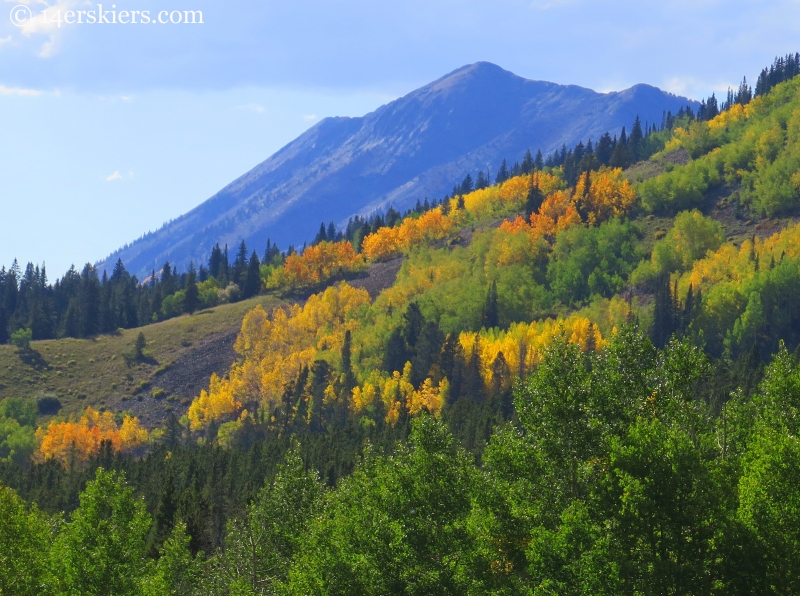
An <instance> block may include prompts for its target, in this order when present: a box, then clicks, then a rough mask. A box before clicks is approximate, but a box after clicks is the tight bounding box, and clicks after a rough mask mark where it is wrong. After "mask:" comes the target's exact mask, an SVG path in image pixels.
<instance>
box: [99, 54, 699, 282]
mask: <svg viewBox="0 0 800 596" xmlns="http://www.w3.org/2000/svg"><path fill="white" fill-rule="evenodd" d="M686 105H691V106H692V107H693V108H696V107H697V104H696V102H693V101H690V100H688V99H686V98H682V97H678V96H675V95H672V94H669V93H666V92H664V91H661V90H659V89H657V88H655V87H651V86H649V85H635V86H633V87H631V88H630V89H626V90H625V91H620V92H613V93H597V92H595V91H592V90H590V89H586V88H583V87H578V86H575V85H557V84H555V83H548V82H544V81H532V80H528V79H524V78H522V77H519V76H517V75H515V74H513V73H511V72H508V71H506V70H503V69H502V68H500V67H499V66H496V65H494V64H490V63H488V62H478V63H475V64H472V65H469V66H464V67H462V68H459V69H458V70H455V71H453V72H451V73H450V74H448V75H446V76H444V77H442V78H440V79H438V80H436V81H434V82H432V83H430V84H428V85H425V86H424V87H422V88H420V89H417V90H416V91H413V92H411V93H409V94H408V95H406V96H404V97H401V98H400V99H397V100H395V101H393V102H390V103H388V104H386V105H384V106H382V107H380V108H378V109H377V110H375V111H374V112H372V113H370V114H367V115H366V116H363V117H361V118H338V117H337V118H326V119H324V120H322V121H321V122H319V123H318V124H316V125H315V126H313V127H312V128H310V129H309V130H308V131H306V132H305V133H304V134H302V135H301V136H300V137H298V138H297V139H296V140H294V141H292V142H291V143H289V144H288V145H286V146H285V147H284V148H283V149H281V150H279V151H278V152H277V153H275V154H274V155H273V156H272V157H270V158H269V159H267V160H266V161H264V162H263V163H261V164H260V165H258V166H256V167H255V168H253V169H252V170H251V171H249V172H248V173H246V174H245V175H243V176H242V177H241V178H239V179H238V180H235V181H234V182H232V183H231V184H229V185H228V186H226V187H225V188H223V189H222V190H221V191H219V192H218V193H217V194H216V195H214V196H213V197H211V198H210V199H208V200H207V201H205V202H204V203H202V204H201V205H199V206H198V207H196V208H195V209H193V210H192V211H190V212H189V213H187V214H185V215H183V216H181V217H179V218H177V219H176V220H174V221H171V222H169V223H168V224H166V225H164V226H163V227H162V228H160V229H159V230H157V231H156V232H153V233H149V234H147V235H145V236H144V237H142V238H140V239H139V240H136V241H135V242H133V243H132V244H130V245H127V246H125V247H124V248H122V249H120V250H118V251H116V252H115V253H113V254H111V255H110V256H109V257H108V258H106V259H105V260H104V261H102V262H101V263H99V267H100V268H101V269H103V268H105V269H108V270H110V269H111V268H112V267H113V265H114V263H115V262H116V261H117V259H122V261H123V262H124V263H125V265H126V266H127V268H128V269H129V270H130V271H132V272H134V273H137V274H139V275H140V276H141V275H144V274H147V273H149V272H150V271H151V270H153V269H155V270H159V269H160V268H161V266H162V265H163V264H164V262H165V261H169V262H171V263H172V264H174V265H177V266H179V267H180V268H181V269H185V268H186V267H187V266H188V264H189V261H190V260H194V261H195V263H200V262H203V261H204V260H205V259H206V258H207V256H208V254H209V252H210V249H211V247H212V246H213V245H214V244H215V243H217V242H219V243H220V244H225V243H227V244H228V245H229V246H234V245H237V244H238V243H239V242H240V240H241V239H244V240H245V241H246V242H247V244H248V246H250V247H251V248H256V249H257V250H259V251H262V250H263V248H264V246H265V245H266V242H267V238H271V239H272V240H273V242H277V243H278V245H279V246H280V247H281V248H284V249H285V248H286V247H287V246H288V245H289V244H290V243H292V244H295V245H302V244H303V242H305V241H308V240H310V239H311V238H313V236H314V234H315V233H316V231H317V230H318V229H319V224H320V222H321V221H325V222H329V221H334V222H337V223H343V222H346V221H347V219H348V218H349V217H350V216H353V215H356V214H361V215H368V214H370V213H372V212H374V211H376V210H385V209H387V208H388V207H389V206H390V205H393V206H394V207H395V208H397V209H406V208H408V207H410V206H412V205H414V204H415V203H416V201H417V200H422V199H424V198H425V197H426V196H427V197H431V198H434V197H436V198H440V197H442V196H444V195H445V194H446V193H449V192H450V191H451V189H452V187H453V184H455V183H457V182H459V181H460V180H461V179H462V178H463V177H464V175H465V174H466V173H467V172H471V173H472V175H473V177H474V176H475V174H477V172H478V171H479V170H483V171H484V172H485V171H486V170H487V169H489V170H491V171H496V170H497V167H498V165H499V164H500V162H501V161H502V160H503V158H508V159H509V161H511V162H513V161H515V160H518V159H521V158H522V155H523V153H524V152H525V150H526V149H529V148H530V149H531V150H532V151H533V152H535V151H536V150H537V149H541V150H542V152H543V153H545V154H547V153H548V152H550V151H552V150H554V149H557V148H559V147H561V145H562V144H563V143H566V144H567V145H570V146H571V145H574V144H575V143H577V142H578V141H580V140H583V141H586V140H587V139H595V140H596V139H597V138H599V137H600V135H602V134H603V133H604V132H606V131H611V132H612V133H613V132H615V131H618V130H619V129H621V128H622V126H626V125H627V126H629V127H630V125H631V123H632V122H633V120H634V118H635V117H636V116H637V115H638V116H639V117H640V118H641V119H642V121H643V122H651V123H652V122H659V123H660V122H661V120H662V116H663V113H664V112H665V111H667V110H671V111H672V112H673V113H675V112H677V111H678V110H679V109H680V107H682V106H686Z"/></svg>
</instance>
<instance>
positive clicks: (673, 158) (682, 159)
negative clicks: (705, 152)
mask: <svg viewBox="0 0 800 596" xmlns="http://www.w3.org/2000/svg"><path fill="white" fill-rule="evenodd" d="M662 159H663V160H664V163H673V164H675V165H676V166H685V165H686V164H687V163H689V152H688V151H687V150H686V149H684V148H683V147H679V148H678V149H675V151H670V152H669V153H665V154H664V156H663V157H662Z"/></svg>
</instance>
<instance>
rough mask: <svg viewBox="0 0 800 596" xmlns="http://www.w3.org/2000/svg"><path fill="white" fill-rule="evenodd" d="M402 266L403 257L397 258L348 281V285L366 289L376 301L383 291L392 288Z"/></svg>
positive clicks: (372, 267) (374, 266) (377, 265)
mask: <svg viewBox="0 0 800 596" xmlns="http://www.w3.org/2000/svg"><path fill="white" fill-rule="evenodd" d="M402 266H403V257H397V258H396V259H392V260H391V261H386V262H384V263H376V264H375V265H372V266H371V267H369V268H368V269H367V270H366V271H365V272H364V273H362V274H361V275H360V276H359V277H356V278H354V279H350V280H348V281H347V283H349V284H350V285H351V286H353V287H354V288H363V289H365V290H366V291H367V292H369V296H370V298H372V299H373V300H375V298H377V297H378V294H380V293H381V292H382V291H383V290H385V289H387V288H390V287H392V284H394V282H395V280H396V279H397V274H398V273H399V272H400V267H402Z"/></svg>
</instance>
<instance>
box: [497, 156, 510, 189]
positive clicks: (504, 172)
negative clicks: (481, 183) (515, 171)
mask: <svg viewBox="0 0 800 596" xmlns="http://www.w3.org/2000/svg"><path fill="white" fill-rule="evenodd" d="M508 178H509V173H508V164H507V163H506V160H505V159H504V160H503V163H501V164H500V169H499V170H497V177H496V178H495V179H494V183H495V184H502V183H503V182H505V181H506V180H508Z"/></svg>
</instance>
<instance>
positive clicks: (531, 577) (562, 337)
mask: <svg viewBox="0 0 800 596" xmlns="http://www.w3.org/2000/svg"><path fill="white" fill-rule="evenodd" d="M798 65H799V64H798V56H787V57H786V58H781V59H779V60H776V62H775V64H773V65H772V67H771V68H769V69H765V71H764V72H762V73H761V76H760V77H759V79H758V84H757V86H756V89H755V91H754V90H752V89H751V88H750V87H748V86H747V84H746V81H745V82H743V84H742V85H741V86H740V87H739V89H738V90H735V91H733V90H732V91H731V92H730V93H729V94H728V97H727V98H726V100H725V101H723V102H720V103H718V102H717V100H716V98H715V97H713V96H712V97H711V98H709V99H708V100H707V101H704V102H702V104H701V105H700V110H699V111H698V112H694V111H692V110H683V109H682V110H681V111H680V112H679V113H678V114H665V117H664V122H663V123H662V125H660V126H647V125H643V124H642V122H641V121H640V120H639V119H636V121H635V122H634V123H633V126H632V127H631V129H630V133H628V131H627V130H625V129H623V130H622V131H620V134H619V135H615V136H612V135H611V134H606V135H603V136H602V137H601V138H600V139H599V140H597V141H596V142H594V143H593V142H591V141H590V140H588V139H587V142H586V143H584V142H580V143H578V144H577V145H576V146H575V147H573V148H571V149H567V148H566V147H564V148H563V150H560V151H556V152H554V153H552V154H550V155H548V156H546V157H545V156H542V155H541V154H538V155H536V156H534V155H532V154H531V153H530V152H528V153H527V154H525V155H524V156H523V157H522V159H521V161H520V163H516V164H514V165H512V166H509V165H508V163H507V162H505V161H504V162H503V163H502V165H501V166H500V168H498V171H497V173H496V174H495V175H494V176H492V180H489V179H488V176H487V174H485V173H484V172H478V173H477V174H476V175H475V177H474V178H473V176H472V174H471V173H470V174H468V175H467V176H466V177H465V178H464V179H463V181H462V182H460V183H459V184H457V185H456V186H455V187H454V188H453V190H452V194H449V195H448V196H445V197H444V198H443V199H442V200H435V201H432V202H431V201H428V200H427V199H426V200H425V201H424V202H418V204H417V207H416V208H415V209H411V210H409V211H407V212H405V213H402V214H401V213H399V212H397V211H395V210H393V209H392V210H390V211H389V212H387V213H385V214H376V215H373V216H372V217H370V218H354V219H352V220H351V221H350V223H349V225H348V226H347V228H346V229H343V230H337V229H336V227H335V226H334V225H326V224H325V223H323V224H322V225H321V226H320V229H319V232H318V234H317V237H316V238H315V239H314V241H313V242H312V243H311V244H310V245H309V246H306V247H304V248H303V249H301V250H297V251H295V250H288V251H286V252H280V251H279V250H277V249H276V248H275V247H274V246H273V245H272V244H270V245H269V246H268V247H267V251H266V255H265V257H264V258H263V259H260V258H259V257H258V255H257V254H253V255H251V256H250V257H248V251H247V247H246V246H244V245H243V246H242V247H240V251H239V255H238V257H237V258H236V260H235V262H234V263H233V264H230V263H229V262H228V261H229V260H228V258H227V250H226V249H224V248H220V247H219V246H217V247H215V249H214V251H213V252H212V254H211V255H210V258H209V261H208V266H207V267H206V265H205V264H203V267H202V273H200V274H199V276H200V277H202V278H203V279H202V281H199V280H198V278H197V277H195V276H196V275H198V273H197V272H195V270H194V267H192V268H191V270H190V271H189V272H188V273H187V274H186V276H185V277H184V278H182V279H181V281H180V286H178V285H175V286H172V287H171V288H170V289H171V290H172V291H171V292H169V293H166V292H164V293H163V294H160V293H159V292H162V290H159V289H158V288H162V287H163V284H164V283H165V281H164V274H163V271H162V272H159V273H155V274H154V275H153V276H152V278H151V279H150V280H148V281H147V282H146V283H145V284H144V285H138V284H135V283H133V284H131V283H129V284H128V286H129V287H131V288H133V289H132V290H131V291H133V292H140V293H141V294H140V296H142V298H141V303H142V304H149V305H150V306H149V307H148V308H149V310H148V309H143V310H142V312H147V313H150V314H149V316H150V317H153V314H152V313H155V318H156V319H158V318H167V314H165V312H164V309H163V306H162V308H160V309H158V310H153V306H152V305H153V304H155V303H154V302H153V300H154V297H156V298H159V299H160V300H161V304H162V305H163V304H164V303H167V301H169V300H171V301H172V302H173V304H174V305H175V309H176V311H175V312H173V313H171V314H170V316H176V315H178V314H179V313H181V312H185V313H186V314H183V315H181V316H180V318H179V319H178V320H179V321H187V322H192V321H198V322H199V321H200V320H201V319H202V317H216V316H218V313H217V312H213V313H212V312H208V310H206V311H203V310H202V309H203V308H209V307H211V306H212V303H213V304H219V303H220V302H236V300H238V299H239V297H240V296H241V293H244V294H245V295H249V296H252V295H255V294H264V295H265V298H263V299H259V300H260V303H259V304H258V305H253V308H249V309H248V310H247V312H246V313H245V314H244V315H243V317H242V320H241V325H240V326H239V330H238V335H237V337H236V339H235V342H234V344H233V348H234V350H235V352H236V354H237V357H238V358H237V360H236V361H235V362H234V363H233V364H232V365H231V367H230V368H229V369H228V370H227V372H225V373H215V374H212V375H208V378H207V379H204V382H203V386H204V387H206V388H205V389H203V390H202V391H199V392H198V394H197V395H195V396H194V398H193V399H192V400H191V403H186V404H185V407H184V408H183V409H178V410H175V409H172V408H170V411H169V415H168V416H166V417H165V419H162V420H159V421H158V423H155V424H154V423H152V422H151V423H146V422H144V421H143V420H142V419H140V418H139V417H137V416H136V415H135V412H134V411H131V410H130V409H128V410H127V411H126V410H125V409H124V406H123V407H121V408H117V409H112V408H106V407H99V408H97V409H94V408H92V407H89V408H86V409H85V410H84V408H83V407H82V405H81V406H75V405H74V404H72V406H73V407H72V409H71V414H70V415H63V414H59V412H58V407H59V406H60V405H62V404H61V402H59V401H58V399H56V398H55V397H54V396H47V395H44V396H40V398H39V399H38V400H36V399H30V398H25V399H23V398H21V397H7V398H6V399H5V400H3V401H2V402H0V439H2V445H0V457H1V458H2V462H0V482H1V483H2V484H3V485H5V486H7V487H9V488H0V509H2V511H3V513H2V515H3V517H4V519H6V520H9V522H8V523H7V524H6V525H5V526H4V527H3V528H0V558H2V557H4V558H3V561H4V564H3V565H2V566H0V593H14V594H29V593H30V594H42V593H53V594H75V593H80V594H107V593H114V594H148V595H149V594H193V593H197V594H267V593H270V594H271V593H278V594H317V593H319V594H394V593H404V594H434V593H435V594H442V593H445V594H631V595H634V594H745V593H746V594H750V593H752V594H773V593H774V594H790V593H795V592H797V591H798V590H799V589H800V565H798V563H797V561H798V558H799V557H800V551H799V550H798V544H800V526H798V523H797V522H796V520H797V519H800V510H799V509H798V503H800V483H798V478H800V443H798V441H797V438H796V435H797V431H798V429H797V428H796V426H797V419H798V411H799V410H800V363H799V362H798V353H799V352H800V308H798V304H800V303H799V302H798V296H800V223H798V216H799V215H800V178H798V174H797V171H798V170H800V77H797V76H796V75H797V74H798ZM492 182H493V183H492ZM397 262H401V263H402V264H401V265H400V266H399V273H398V274H397V276H396V279H389V280H388V281H387V280H384V281H383V282H381V283H379V284H369V283H366V281H365V280H367V279H370V278H369V277H368V276H369V275H370V272H373V273H374V272H375V271H381V270H382V269H381V268H388V269H391V270H392V271H394V270H396V269H394V268H393V267H392V266H390V264H394V263H397ZM120 267H122V265H121V264H120ZM88 271H89V275H91V267H90V268H89V270H88ZM123 271H124V268H123ZM167 271H170V270H169V269H167ZM170 274H171V272H170ZM6 275H8V274H6ZM32 275H34V276H35V275H36V271H35V268H33V269H32ZM38 275H39V276H42V275H43V272H42V270H40V271H39V273H38ZM122 275H123V274H122V273H120V274H119V275H118V276H117V279H120V276H122ZM365 276H367V277H365ZM6 279H7V277H6ZM253 280H257V282H258V283H257V284H255V283H254V281H253ZM167 281H169V277H168V278H167ZM110 283H111V282H110V281H98V286H97V287H100V288H105V287H106V286H107V284H110ZM202 284H206V285H205V286H203V285H202ZM89 285H91V284H89ZM6 287H8V286H6ZM15 287H16V286H15ZM201 288H202V289H201ZM247 288H249V289H247ZM56 289H59V291H62V290H60V287H59V288H51V289H50V290H47V291H50V292H55V291H56ZM43 292H44V291H43ZM181 293H182V294H181ZM43 295H47V294H46V292H45V293H44V294H43ZM82 296H83V295H82V294H80V293H76V294H75V298H74V304H75V308H76V309H77V310H78V311H79V312H85V311H84V310H81V309H82V308H83V307H82V306H81V305H82V304H86V302H82ZM202 296H206V298H203V297H202ZM204 300H206V301H210V302H206V303H204V302H203V301H204ZM187 303H188V304H189V306H187ZM101 304H102V305H108V304H114V302H113V301H112V300H111V299H109V301H108V302H106V301H105V299H104V301H103V302H102V303H101ZM248 306H249V304H248ZM104 309H106V310H111V311H114V309H113V308H109V307H108V306H102V307H101V308H100V309H99V310H98V312H105V310H104ZM68 310H69V306H67V307H66V310H64V311H63V312H64V313H65V314H64V318H63V319H61V320H62V321H64V320H68V317H66V313H67V312H68ZM217 310H221V308H220V307H217ZM204 312H205V313H206V314H204ZM159 313H160V314H159ZM98 320H102V317H100V319H98ZM167 323H169V321H167ZM61 324H62V325H64V323H61ZM160 324H161V325H164V324H165V323H160ZM198 324H199V323H198ZM150 329H152V327H144V328H143V329H142V339H141V340H138V339H137V341H136V342H135V343H134V344H133V345H131V347H130V349H131V352H130V353H129V354H128V356H127V358H128V360H129V361H130V362H131V365H132V366H135V365H136V363H137V362H141V361H143V360H144V359H146V358H148V357H150V355H151V354H152V352H151V350H153V348H152V347H150V346H148V344H147V342H146V341H145V339H144V338H145V337H146V336H148V335H149V334H150V333H151V331H150ZM98 330H99V329H98ZM54 333H63V331H62V332H54ZM14 335H15V337H14V343H15V344H16V348H12V347H11V346H0V348H2V349H3V350H6V353H7V354H12V350H15V351H14V352H13V353H14V354H16V356H17V357H18V358H19V361H20V362H22V363H25V362H35V361H36V358H37V355H38V357H40V358H43V356H42V354H40V352H39V350H40V349H41V347H42V344H40V343H37V342H36V341H31V336H32V331H30V328H28V327H24V326H20V327H18V328H17V330H16V331H15V332H14ZM87 335H90V334H88V333H87ZM52 341H54V342H57V341H93V340H91V339H82V340H52ZM94 341H96V339H95V340H94ZM54 345H55V344H54ZM9 366H10V368H13V367H14V366H17V365H16V364H15V365H9ZM20 366H22V365H20ZM4 390H6V391H8V389H7V388H5V389H4ZM135 392H136V393H134V394H132V395H135V394H137V393H138V394H139V395H140V396H142V395H143V396H144V398H143V399H147V400H158V399H163V398H164V397H165V396H164V395H162V394H157V393H158V392H157V391H156V388H155V387H144V386H143V387H137V388H136V389H135ZM25 395H29V393H25ZM57 397H61V398H62V399H64V401H66V399H67V398H66V397H64V396H57ZM48 400H49V401H48ZM54 400H55V401H54ZM56 402H58V403H56ZM92 403H96V402H92ZM120 403H122V402H120ZM112 410H113V411H112ZM184 411H185V415H184V414H183V412H184Z"/></svg>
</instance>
